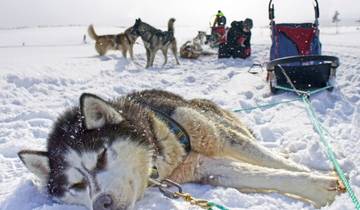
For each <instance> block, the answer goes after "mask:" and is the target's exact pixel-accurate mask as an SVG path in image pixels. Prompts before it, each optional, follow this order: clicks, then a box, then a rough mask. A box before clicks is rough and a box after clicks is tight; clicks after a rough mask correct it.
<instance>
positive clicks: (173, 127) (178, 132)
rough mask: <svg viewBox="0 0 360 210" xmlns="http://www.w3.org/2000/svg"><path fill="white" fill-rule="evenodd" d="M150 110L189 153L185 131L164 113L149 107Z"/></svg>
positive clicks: (187, 137)
mask: <svg viewBox="0 0 360 210" xmlns="http://www.w3.org/2000/svg"><path fill="white" fill-rule="evenodd" d="M150 108H151V110H153V112H154V113H155V114H156V116H157V117H158V118H159V119H160V120H161V121H163V122H164V123H165V124H166V125H167V126H168V127H169V129H170V131H171V132H172V133H173V134H174V135H175V136H176V138H177V139H178V140H179V142H180V143H181V144H182V145H183V147H184V150H185V152H186V153H189V152H190V150H191V144H190V137H189V134H188V133H187V132H186V130H185V129H184V128H183V127H182V126H181V125H180V124H179V123H178V122H176V121H175V120H174V119H172V118H171V117H170V116H168V115H167V114H165V113H164V112H162V111H160V110H157V109H155V108H153V107H150Z"/></svg>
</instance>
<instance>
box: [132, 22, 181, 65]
mask: <svg viewBox="0 0 360 210" xmlns="http://www.w3.org/2000/svg"><path fill="white" fill-rule="evenodd" d="M174 23H175V19H174V18H170V19H169V21H168V30H167V31H161V30H159V29H156V28H154V27H152V26H151V25H149V24H147V23H145V22H142V21H141V19H140V18H139V19H136V21H135V24H134V26H133V27H132V29H133V33H134V34H135V35H137V36H140V37H141V39H142V40H143V42H144V46H145V50H146V59H147V61H146V68H148V67H151V66H153V64H154V59H155V55H156V52H157V51H158V50H161V52H162V53H163V55H164V59H165V61H164V65H165V64H166V63H167V52H168V49H169V48H170V49H171V51H172V52H173V54H174V56H175V60H176V64H179V60H178V57H177V44H176V38H175V36H174V32H175V29H174Z"/></svg>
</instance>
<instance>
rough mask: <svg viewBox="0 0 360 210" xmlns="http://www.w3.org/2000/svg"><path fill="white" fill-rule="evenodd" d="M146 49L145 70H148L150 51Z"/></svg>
mask: <svg viewBox="0 0 360 210" xmlns="http://www.w3.org/2000/svg"><path fill="white" fill-rule="evenodd" d="M145 49H146V66H145V68H149V67H150V50H149V49H148V48H145Z"/></svg>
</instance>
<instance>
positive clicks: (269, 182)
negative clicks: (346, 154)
mask: <svg viewBox="0 0 360 210" xmlns="http://www.w3.org/2000/svg"><path fill="white" fill-rule="evenodd" d="M194 162H197V167H195V168H194V174H195V177H196V179H197V180H198V181H202V182H204V183H205V184H211V185H215V186H224V187H234V188H236V189H238V190H239V191H244V192H269V191H270V192H271V191H273V192H274V191H275V192H279V193H283V194H286V195H290V196H292V197H295V198H297V199H301V200H306V201H310V202H311V203H313V204H314V206H315V207H317V208H320V207H322V206H325V205H327V204H330V203H332V202H333V201H334V199H335V196H336V195H337V194H338V193H339V192H340V191H338V190H339V180H338V178H337V177H333V176H326V175H319V174H312V173H308V172H294V171H287V170H283V169H273V168H265V167H261V166H254V165H250V164H247V163H241V162H237V161H232V160H228V159H223V158H211V157H206V156H203V155H199V157H198V161H194Z"/></svg>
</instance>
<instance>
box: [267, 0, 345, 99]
mask: <svg viewBox="0 0 360 210" xmlns="http://www.w3.org/2000/svg"><path fill="white" fill-rule="evenodd" d="M314 1H315V6H314V9H315V21H314V23H275V8H274V4H272V0H270V2H269V19H270V27H271V32H272V33H271V39H272V45H271V49H270V62H269V63H268V64H267V67H266V68H267V71H268V75H267V81H268V82H269V84H270V90H271V92H272V93H276V91H277V90H278V89H279V87H290V83H293V85H294V86H295V88H296V89H299V90H310V89H317V88H322V87H326V86H329V85H331V83H332V81H333V80H334V78H335V75H336V68H337V67H338V66H339V59H338V58H337V57H334V56H325V55H321V43H320V39H319V28H318V27H319V23H318V19H319V15H320V14H319V4H318V1H317V0H314ZM289 80H291V82H290V81H289ZM329 90H331V89H329Z"/></svg>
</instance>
